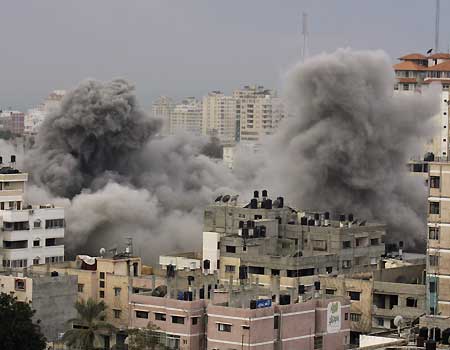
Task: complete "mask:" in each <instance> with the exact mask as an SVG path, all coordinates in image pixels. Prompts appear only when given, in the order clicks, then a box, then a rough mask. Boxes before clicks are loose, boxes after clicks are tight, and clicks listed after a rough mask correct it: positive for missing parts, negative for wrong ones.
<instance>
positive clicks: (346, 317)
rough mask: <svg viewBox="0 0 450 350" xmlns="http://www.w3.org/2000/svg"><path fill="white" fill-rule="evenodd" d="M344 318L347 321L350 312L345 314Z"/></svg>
mask: <svg viewBox="0 0 450 350" xmlns="http://www.w3.org/2000/svg"><path fill="white" fill-rule="evenodd" d="M344 319H345V320H346V321H348V312H346V313H345V314H344Z"/></svg>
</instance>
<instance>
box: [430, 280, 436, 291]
mask: <svg viewBox="0 0 450 350" xmlns="http://www.w3.org/2000/svg"><path fill="white" fill-rule="evenodd" d="M429 288H430V293H436V282H434V281H431V282H430V285H429Z"/></svg>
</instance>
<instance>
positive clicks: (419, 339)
mask: <svg viewBox="0 0 450 350" xmlns="http://www.w3.org/2000/svg"><path fill="white" fill-rule="evenodd" d="M416 345H417V347H418V348H423V347H424V345H425V339H424V338H423V337H417V340H416Z"/></svg>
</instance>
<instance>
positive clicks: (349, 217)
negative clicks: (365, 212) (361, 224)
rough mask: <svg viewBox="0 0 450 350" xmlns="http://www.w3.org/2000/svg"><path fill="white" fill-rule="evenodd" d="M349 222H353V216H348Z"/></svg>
mask: <svg viewBox="0 0 450 350" xmlns="http://www.w3.org/2000/svg"><path fill="white" fill-rule="evenodd" d="M348 221H350V222H353V214H348Z"/></svg>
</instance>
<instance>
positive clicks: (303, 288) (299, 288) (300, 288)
mask: <svg viewBox="0 0 450 350" xmlns="http://www.w3.org/2000/svg"><path fill="white" fill-rule="evenodd" d="M298 294H300V295H303V294H305V286H304V285H303V284H300V285H299V286H298Z"/></svg>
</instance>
